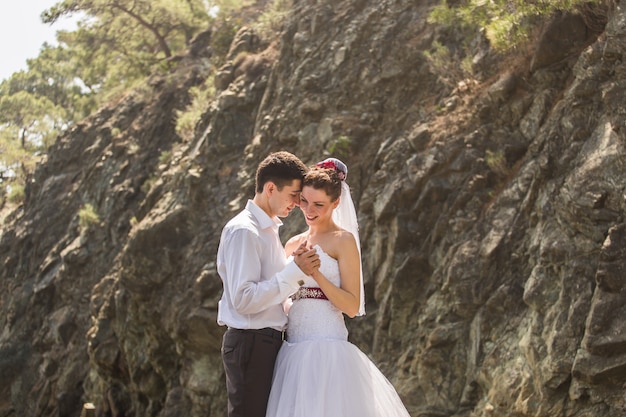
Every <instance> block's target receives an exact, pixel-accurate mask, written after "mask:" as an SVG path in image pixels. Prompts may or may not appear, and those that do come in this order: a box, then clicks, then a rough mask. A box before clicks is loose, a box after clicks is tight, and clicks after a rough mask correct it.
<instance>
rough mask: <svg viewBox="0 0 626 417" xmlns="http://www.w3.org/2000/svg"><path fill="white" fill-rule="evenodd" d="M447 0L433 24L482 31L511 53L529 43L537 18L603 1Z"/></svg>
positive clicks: (436, 12)
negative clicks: (526, 41)
mask: <svg viewBox="0 0 626 417" xmlns="http://www.w3.org/2000/svg"><path fill="white" fill-rule="evenodd" d="M449 3H452V2H448V1H447V0H443V2H442V4H440V5H439V6H437V7H435V8H434V9H433V11H432V12H431V14H430V16H429V21H430V22H431V23H439V24H444V25H449V26H454V27H461V28H479V29H480V30H482V31H483V32H484V33H485V36H486V37H487V39H489V41H490V43H491V45H492V46H493V47H494V48H496V49H498V50H507V49H511V48H513V47H515V46H516V45H518V44H520V43H521V42H523V41H524V40H525V39H527V37H528V34H529V33H530V30H531V29H532V27H533V24H534V23H535V21H536V20H537V19H536V18H538V17H541V16H548V15H550V14H552V13H554V12H555V11H557V10H561V11H574V10H576V9H577V8H579V7H581V6H583V5H586V4H590V3H600V0H460V1H454V5H452V4H449Z"/></svg>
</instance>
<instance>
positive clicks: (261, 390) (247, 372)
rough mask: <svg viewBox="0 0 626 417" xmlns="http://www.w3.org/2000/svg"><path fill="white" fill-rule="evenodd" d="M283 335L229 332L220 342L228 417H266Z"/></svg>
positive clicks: (264, 331)
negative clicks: (226, 392)
mask: <svg viewBox="0 0 626 417" xmlns="http://www.w3.org/2000/svg"><path fill="white" fill-rule="evenodd" d="M282 343H283V332H280V331H278V330H274V329H269V328H266V329H259V330H240V329H232V328H229V329H228V330H226V333H224V338H223V340H222V360H223V362H224V371H225V373H226V388H227V390H228V417H265V410H266V408H267V400H268V397H269V395H270V389H271V387H272V376H273V374H274V363H275V362H276V356H277V355H278V351H279V350H280V347H281V345H282Z"/></svg>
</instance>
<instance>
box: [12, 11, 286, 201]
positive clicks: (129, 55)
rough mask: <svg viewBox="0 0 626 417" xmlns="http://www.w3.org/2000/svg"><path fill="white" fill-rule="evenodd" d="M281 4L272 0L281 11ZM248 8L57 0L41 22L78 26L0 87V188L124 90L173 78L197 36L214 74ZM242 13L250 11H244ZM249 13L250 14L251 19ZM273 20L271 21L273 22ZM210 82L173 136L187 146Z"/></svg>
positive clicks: (194, 93)
mask: <svg viewBox="0 0 626 417" xmlns="http://www.w3.org/2000/svg"><path fill="white" fill-rule="evenodd" d="M286 2H287V1H286V0H273V2H270V3H271V4H272V6H271V7H270V8H271V9H272V10H274V11H273V12H272V13H273V14H274V15H275V13H276V12H275V10H279V9H280V8H281V7H284V6H279V5H281V4H286ZM256 4H257V2H256V1H254V0H59V1H58V2H57V3H56V4H55V5H54V6H52V7H51V8H49V9H47V10H45V11H44V12H43V13H42V15H41V17H42V20H43V22H45V23H49V24H54V23H55V22H56V21H57V20H58V19H60V18H62V17H64V16H72V17H75V18H76V17H77V18H78V23H77V28H76V30H73V31H59V32H57V41H58V45H49V44H44V45H43V46H42V48H41V50H40V54H39V55H38V56H37V57H36V58H34V59H29V60H28V61H27V64H28V70H26V71H19V72H16V73H14V74H13V75H12V76H11V77H10V78H8V79H6V80H3V81H2V82H0V185H1V186H2V187H3V188H4V191H5V192H6V187H7V185H8V184H9V183H14V182H17V183H22V184H23V183H24V181H25V179H26V177H27V175H28V174H29V173H30V172H32V170H33V169H34V166H35V165H36V163H37V161H38V159H40V158H41V157H42V156H43V155H45V153H46V151H47V148H48V147H49V146H50V144H51V143H52V142H53V141H54V140H55V139H56V138H57V137H58V136H59V135H60V134H61V133H62V132H63V131H64V130H65V129H67V128H68V127H69V126H71V125H72V124H73V123H75V122H76V121H78V120H81V119H83V118H84V117H86V116H87V115H89V114H91V113H92V112H93V111H94V110H95V109H97V108H98V107H100V106H101V105H102V104H103V103H105V102H107V101H109V100H111V99H115V98H117V97H119V96H121V95H122V94H125V93H126V92H127V91H128V90H130V89H131V88H132V89H135V91H138V90H140V89H141V86H142V85H143V84H145V80H146V79H147V77H148V76H149V75H150V74H152V73H154V72H155V71H160V72H171V70H172V67H173V66H175V65H176V64H177V62H179V61H178V60H176V59H172V58H174V57H175V56H177V55H180V54H182V53H184V51H185V50H186V49H187V47H188V46H189V44H190V41H191V40H192V39H193V37H194V36H195V35H197V34H198V33H200V32H203V31H206V30H207V29H211V41H210V42H211V52H212V56H211V58H210V59H211V63H212V64H213V65H212V68H213V69H214V68H218V67H219V66H220V65H221V64H222V63H223V60H224V57H225V56H226V55H227V53H228V50H229V48H230V44H231V42H232V40H233V38H234V36H235V34H236V31H237V29H238V27H239V26H240V25H241V21H242V19H243V20H245V19H246V18H247V19H249V18H250V17H249V16H253V15H254V13H253V12H254V10H255V7H257V6H256ZM246 10H248V11H246ZM250 11H252V13H250ZM271 20H273V19H271ZM212 84H213V81H212V78H211V79H210V80H209V81H208V82H207V84H205V85H204V86H201V87H200V88H197V89H194V90H193V91H191V94H192V104H191V105H190V106H189V107H188V108H187V109H186V110H185V112H181V113H179V115H178V116H179V120H178V123H179V126H178V131H179V134H180V135H181V136H182V137H184V138H187V139H189V138H191V137H192V135H193V129H194V128H195V124H196V123H197V121H198V120H199V118H200V116H201V114H202V112H204V111H205V110H206V109H207V107H208V103H209V102H210V101H211V99H212V98H213V97H214V95H215V92H214V89H213V87H212Z"/></svg>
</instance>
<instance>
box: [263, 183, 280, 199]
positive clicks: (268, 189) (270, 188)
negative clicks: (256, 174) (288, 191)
mask: <svg viewBox="0 0 626 417" xmlns="http://www.w3.org/2000/svg"><path fill="white" fill-rule="evenodd" d="M276 189H277V188H276V184H274V182H273V181H268V182H266V183H265V185H264V186H263V191H264V192H265V193H266V194H267V195H268V196H270V195H272V194H273V193H274V191H276Z"/></svg>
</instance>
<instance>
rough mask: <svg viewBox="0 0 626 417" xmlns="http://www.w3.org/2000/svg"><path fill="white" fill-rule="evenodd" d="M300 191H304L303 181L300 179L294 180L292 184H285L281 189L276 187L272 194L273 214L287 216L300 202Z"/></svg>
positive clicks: (271, 205)
mask: <svg viewBox="0 0 626 417" xmlns="http://www.w3.org/2000/svg"><path fill="white" fill-rule="evenodd" d="M300 191H302V181H300V180H293V181H292V182H291V184H287V185H285V186H284V187H283V188H282V189H280V190H279V189H278V188H276V189H275V190H274V192H273V193H272V194H271V196H270V207H271V209H272V212H273V213H272V214H274V215H275V216H278V217H287V216H288V215H289V213H291V211H292V210H293V209H294V208H295V207H296V206H297V205H298V204H299V203H300Z"/></svg>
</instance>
